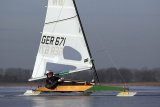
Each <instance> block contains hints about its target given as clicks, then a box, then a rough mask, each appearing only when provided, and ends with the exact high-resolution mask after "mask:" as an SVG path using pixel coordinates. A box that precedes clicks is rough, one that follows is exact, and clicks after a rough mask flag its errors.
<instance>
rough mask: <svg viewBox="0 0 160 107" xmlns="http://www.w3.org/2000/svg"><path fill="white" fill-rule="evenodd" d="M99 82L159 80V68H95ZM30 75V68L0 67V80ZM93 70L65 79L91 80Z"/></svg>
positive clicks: (12, 79) (71, 75)
mask: <svg viewBox="0 0 160 107" xmlns="http://www.w3.org/2000/svg"><path fill="white" fill-rule="evenodd" d="M97 73H98V77H99V80H100V82H101V83H123V82H128V83H132V82H133V83H134V82H160V68H154V69H147V68H144V69H128V68H120V69H117V68H107V69H99V70H97ZM31 75H32V70H30V69H22V68H8V69H2V68H1V69H0V82H1V83H4V82H6V83H8V82H9V83H12V82H14V83H15V82H27V81H28V79H29V78H30V77H31ZM92 77H93V71H86V72H78V73H73V74H69V75H65V76H64V78H65V79H67V80H86V81H91V80H92Z"/></svg>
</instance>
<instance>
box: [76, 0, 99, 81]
mask: <svg viewBox="0 0 160 107" xmlns="http://www.w3.org/2000/svg"><path fill="white" fill-rule="evenodd" d="M73 4H74V7H75V10H76V14H77V17H78V20H79V23H80V26H81V29H82V33H83V35H84V40H85V43H86V46H87V50H88V53H89V56H90V58H91V62H92V64H93V67H92V69H93V71H94V76H96V79H97V82H98V83H99V82H100V81H99V77H98V74H97V71H96V67H95V64H94V60H93V59H92V54H91V51H90V49H89V45H88V42H87V39H86V36H85V32H84V29H83V26H82V22H81V19H80V16H79V13H78V9H77V5H76V2H75V0H73Z"/></svg>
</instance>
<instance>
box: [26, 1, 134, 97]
mask: <svg viewBox="0 0 160 107" xmlns="http://www.w3.org/2000/svg"><path fill="white" fill-rule="evenodd" d="M67 49H70V50H72V51H76V52H77V53H79V54H80V58H79V59H72V58H68V57H65V54H66V53H65V52H64V51H65V50H67ZM47 63H53V64H60V65H68V66H74V67H75V69H74V70H68V71H61V72H58V73H57V74H59V75H67V74H70V73H77V72H84V71H85V70H92V71H93V74H94V76H93V79H94V80H95V83H93V81H92V82H89V83H87V84H86V82H85V81H81V83H82V84H81V85H76V84H70V85H63V84H62V85H58V86H57V87H56V88H55V89H47V88H45V87H43V86H42V87H38V88H36V89H35V90H27V91H26V92H25V93H24V94H25V95H39V94H40V93H41V92H66V93H67V92H93V91H106V90H110V91H113V90H115V91H122V92H121V93H120V94H119V95H120V96H121V95H126V96H128V95H131V96H133V95H135V93H131V94H129V93H128V92H123V91H124V88H123V87H112V86H103V85H100V84H99V77H98V75H97V72H96V68H95V65H94V61H93V57H92V55H91V52H90V49H89V45H88V43H87V39H86V36H85V32H84V29H83V26H82V22H81V19H80V16H79V13H78V9H77V6H76V2H75V0H48V6H47V13H46V18H45V23H44V28H43V32H42V37H41V41H40V45H39V50H38V53H37V57H36V61H35V66H34V70H33V73H32V77H31V78H30V79H29V81H35V80H39V79H44V78H46V75H45V74H46V71H47V70H46V66H47ZM69 82H72V81H69Z"/></svg>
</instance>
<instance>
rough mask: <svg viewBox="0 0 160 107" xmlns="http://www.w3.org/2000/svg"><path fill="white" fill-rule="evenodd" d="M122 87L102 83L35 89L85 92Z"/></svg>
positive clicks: (118, 89)
mask: <svg viewBox="0 0 160 107" xmlns="http://www.w3.org/2000/svg"><path fill="white" fill-rule="evenodd" d="M122 90H123V88H122V87H113V86H102V85H66V86H57V87H56V88H54V89H48V88H46V87H39V88H37V89H36V90H35V91H41V92H84V91H122Z"/></svg>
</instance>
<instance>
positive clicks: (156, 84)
mask: <svg viewBox="0 0 160 107" xmlns="http://www.w3.org/2000/svg"><path fill="white" fill-rule="evenodd" d="M42 84H45V83H33V82H23V83H2V82H0V86H40V85H42ZM101 85H109V86H124V84H123V83H117V84H116V83H102V84H101ZM127 86H160V82H134V83H127Z"/></svg>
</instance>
